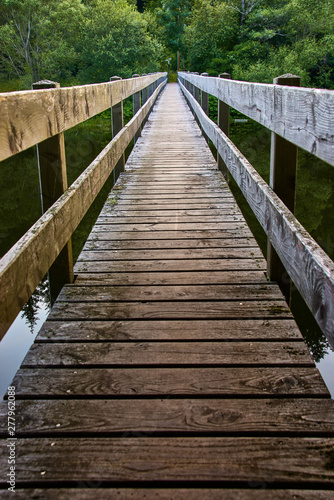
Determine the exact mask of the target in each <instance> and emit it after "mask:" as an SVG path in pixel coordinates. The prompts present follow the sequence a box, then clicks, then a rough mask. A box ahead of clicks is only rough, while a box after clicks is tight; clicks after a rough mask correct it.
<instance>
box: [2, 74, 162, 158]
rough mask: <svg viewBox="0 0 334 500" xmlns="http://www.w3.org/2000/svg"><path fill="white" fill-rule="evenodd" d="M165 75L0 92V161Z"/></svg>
mask: <svg viewBox="0 0 334 500" xmlns="http://www.w3.org/2000/svg"><path fill="white" fill-rule="evenodd" d="M162 76H165V73H156V74H154V75H149V76H145V77H141V78H133V79H128V80H119V81H114V82H107V83H99V84H95V85H82V86H77V87H64V88H58V89H50V90H39V91H23V92H10V93H2V94H1V96H0V116H1V117H2V120H1V123H0V161H2V160H4V159H5V158H8V157H9V156H12V155H13V154H16V153H19V152H20V151H23V150H24V149H27V148H29V147H31V146H33V145H35V144H38V143H39V142H42V141H44V140H45V139H47V138H49V137H52V136H53V135H55V134H59V133H60V132H64V131H65V130H68V129H69V128H71V127H74V126H75V125H77V124H78V123H81V122H83V121H85V120H87V119H88V118H91V117H92V116H95V115H96V114H98V113H101V112H102V111H104V110H106V109H108V108H110V107H111V106H114V105H115V104H117V103H119V102H120V101H122V100H124V99H125V98H127V97H129V96H131V95H132V94H134V93H135V92H138V91H139V90H141V89H142V88H144V87H146V86H147V85H148V84H149V83H150V82H153V81H156V80H157V79H159V78H161V77H162Z"/></svg>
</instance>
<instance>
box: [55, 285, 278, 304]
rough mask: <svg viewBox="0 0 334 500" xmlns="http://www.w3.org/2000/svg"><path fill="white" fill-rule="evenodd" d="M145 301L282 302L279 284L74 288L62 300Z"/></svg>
mask: <svg viewBox="0 0 334 500" xmlns="http://www.w3.org/2000/svg"><path fill="white" fill-rule="evenodd" d="M92 299H93V300H94V301H95V302H98V301H104V302H106V301H124V300H125V301H127V300H128V301H142V300H155V301H156V300H165V301H166V300H174V301H176V300H180V301H183V300H242V299H245V300H260V299H265V300H267V301H268V300H281V299H282V294H281V291H280V289H279V288H278V286H277V285H275V284H269V283H262V284H255V283H253V284H251V285H250V284H248V285H246V284H245V285H240V284H232V283H231V284H230V283H228V284H225V285H220V284H218V285H188V286H186V285H174V286H172V285H165V286H140V285H139V286H136V287H133V286H125V285H120V286H114V287H113V286H103V285H102V286H98V287H97V286H88V287H87V286H84V285H80V286H77V285H72V286H66V287H64V288H63V289H62V291H61V293H60V294H59V296H58V300H59V301H63V302H84V301H89V302H90V301H92Z"/></svg>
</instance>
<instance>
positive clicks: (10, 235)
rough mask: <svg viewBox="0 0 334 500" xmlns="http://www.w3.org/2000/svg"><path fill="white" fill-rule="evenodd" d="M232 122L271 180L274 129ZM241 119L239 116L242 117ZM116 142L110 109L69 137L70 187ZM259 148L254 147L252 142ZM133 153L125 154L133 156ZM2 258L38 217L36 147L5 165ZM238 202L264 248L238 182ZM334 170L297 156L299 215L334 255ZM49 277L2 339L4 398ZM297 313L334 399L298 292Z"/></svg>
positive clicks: (333, 359)
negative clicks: (92, 162) (271, 150)
mask: <svg viewBox="0 0 334 500" xmlns="http://www.w3.org/2000/svg"><path fill="white" fill-rule="evenodd" d="M236 116H237V115H235V116H234V117H233V115H232V120H231V122H232V123H231V139H232V140H233V141H234V142H235V143H236V144H237V146H238V147H239V149H240V150H241V152H242V153H243V154H244V155H245V156H246V157H247V158H248V159H249V161H250V162H251V163H252V164H253V166H254V167H255V168H256V169H257V170H258V171H259V173H260V174H261V175H262V176H263V177H264V179H265V180H266V181H268V179H269V159H270V133H269V132H268V131H267V130H265V129H263V128H262V127H260V126H258V125H257V124H254V123H252V122H251V121H248V122H247V123H234V118H235V117H236ZM239 118H240V117H239ZM110 139H111V131H110V113H109V114H108V112H105V113H103V114H102V116H100V117H98V118H93V119H92V120H89V121H88V122H86V123H85V124H82V125H79V126H78V127H76V128H75V129H72V130H71V131H70V132H68V133H66V134H65V142H66V160H67V171H68V183H69V185H70V184H71V183H72V182H73V181H74V180H75V179H76V178H77V177H78V175H80V173H81V172H82V171H83V170H84V169H85V168H86V167H87V166H88V165H89V164H90V162H91V161H92V160H93V159H94V158H95V157H96V156H97V155H98V153H99V152H100V151H101V150H102V149H103V147H105V145H106V144H107V143H108V142H109V141H110ZM254 145H256V147H254ZM129 151H130V149H129V150H128V152H127V154H128V153H129ZM0 168H1V176H0V228H1V229H0V255H3V254H4V253H5V252H6V251H7V250H8V249H9V248H10V247H11V246H12V245H13V244H14V243H15V242H16V241H17V240H18V239H19V238H20V237H21V236H22V235H23V234H24V233H25V232H26V231H27V230H28V229H29V227H30V226H31V225H32V224H33V223H34V222H35V221H36V220H37V219H38V218H39V217H40V215H41V205H40V194H39V183H38V171H37V159H36V151H35V149H34V148H31V149H30V150H28V151H26V152H24V153H21V154H19V155H17V156H15V157H14V158H12V159H10V160H7V161H4V162H2V163H1V165H0ZM112 185H113V178H110V179H109V181H107V183H106V185H105V187H104V189H103V191H102V192H101V193H100V195H99V196H98V198H97V200H96V201H95V203H94V204H93V206H92V207H91V209H90V210H89V211H88V213H87V214H86V216H85V218H84V220H83V221H82V222H81V224H80V225H79V227H78V229H77V230H76V231H75V233H74V235H73V251H74V257H75V258H76V257H77V256H78V254H79V253H80V250H81V248H82V246H83V244H84V241H85V239H86V238H87V236H88V234H89V232H90V229H91V227H92V226H93V224H94V222H95V220H96V218H97V216H98V214H99V212H100V210H101V208H102V206H103V203H104V201H105V199H106V197H107V195H108V192H109V191H110V189H111V187H112ZM231 189H232V190H233V192H234V194H235V196H236V198H237V201H238V203H239V204H240V206H241V208H242V210H243V212H244V215H245V217H246V219H247V221H248V223H249V224H250V226H251V229H252V231H253V232H254V235H255V237H256V238H257V240H258V243H259V244H260V246H261V248H262V250H263V252H264V253H265V251H266V238H265V235H264V233H263V231H262V230H261V228H260V227H259V224H258V223H257V222H256V220H255V217H254V216H252V214H251V213H250V210H249V209H248V207H247V204H246V203H245V201H244V200H243V197H242V195H241V194H240V192H239V191H238V188H237V187H236V186H235V184H234V183H233V182H232V183H231ZM333 207H334V168H333V167H330V166H329V165H327V164H325V163H323V162H321V161H319V160H317V159H315V158H313V157H312V156H311V155H308V154H307V153H305V152H302V151H301V152H300V153H299V167H298V180H297V208H296V215H297V217H298V218H299V220H300V221H301V223H302V224H303V225H304V226H305V227H306V229H307V230H308V231H309V232H310V233H311V235H312V236H313V237H314V238H315V239H316V240H317V241H318V242H319V244H320V245H321V246H322V247H323V248H324V249H325V251H326V252H327V253H328V254H329V255H330V257H331V258H332V259H333V258H334V211H333ZM50 302H51V301H50V296H49V290H48V281H47V279H45V280H44V281H43V282H42V283H41V284H40V285H39V287H38V289H37V291H36V292H35V294H34V295H33V297H32V298H31V299H30V300H29V302H28V303H27V304H26V305H25V307H24V309H23V310H22V312H21V314H20V315H19V316H18V317H17V319H16V320H15V322H14V323H13V325H12V327H11V328H10V329H9V331H8V332H7V334H6V335H5V337H4V338H3V340H2V341H1V343H0V395H2V394H4V392H5V390H6V389H7V387H8V385H9V384H10V382H11V381H12V379H13V376H14V374H15V373H16V371H17V369H18V368H19V366H20V363H21V362H22V360H23V358H24V356H25V354H26V352H27V350H28V348H29V347H30V345H31V344H32V342H33V341H34V338H35V336H36V335H37V332H38V331H39V329H40V327H41V325H42V324H43V322H44V321H45V319H46V317H47V315H48V312H49V309H50ZM292 310H293V312H294V314H295V317H296V320H297V322H298V325H299V328H300V329H301V331H302V333H303V336H304V338H305V341H306V342H307V344H308V347H309V349H310V352H311V354H312V356H313V358H314V360H315V361H316V363H317V366H318V368H319V370H320V372H321V374H322V376H323V378H324V380H325V382H326V384H327V386H328V388H329V390H330V391H331V394H332V397H334V352H333V351H332V350H331V349H330V348H329V345H328V342H327V340H326V339H325V337H324V336H323V334H322V333H321V331H320V329H319V328H318V326H317V324H316V322H315V321H314V319H313V317H312V315H311V314H310V313H309V311H308V309H307V307H306V306H305V304H304V303H303V301H302V300H301V299H300V297H299V296H298V293H297V292H296V291H294V293H293V301H292Z"/></svg>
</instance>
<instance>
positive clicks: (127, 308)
mask: <svg viewBox="0 0 334 500" xmlns="http://www.w3.org/2000/svg"><path fill="white" fill-rule="evenodd" d="M277 317H280V318H291V317H292V315H291V312H290V310H289V308H288V306H287V305H286V302H285V301H284V300H268V301H265V300H261V301H260V300H257V301H256V300H253V301H247V300H243V301H242V302H239V301H214V302H210V301H204V300H203V301H198V302H197V301H194V302H189V301H182V302H181V301H180V302H175V301H169V302H168V301H156V302H153V301H152V302H125V301H124V302H115V303H109V302H100V303H99V302H89V303H88V302H84V303H82V302H74V303H69V302H56V303H55V304H54V306H53V308H52V311H51V312H50V314H49V318H50V319H90V320H94V319H124V318H127V319H141V318H142V319H205V318H206V319H215V318H217V319H222V318H227V319H228V318H257V319H260V318H261V319H267V318H277Z"/></svg>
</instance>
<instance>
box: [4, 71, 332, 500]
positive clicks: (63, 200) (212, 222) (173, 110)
mask: <svg viewBox="0 0 334 500" xmlns="http://www.w3.org/2000/svg"><path fill="white" fill-rule="evenodd" d="M165 84H166V76H165V75H164V74H157V75H149V76H144V77H136V78H133V79H130V80H123V81H122V80H115V81H113V82H111V83H107V84H100V85H93V86H87V87H79V88H74V89H59V88H56V89H49V90H38V91H37V90H36V91H34V92H26V93H22V95H18V94H15V95H12V94H10V95H9V94H7V95H5V96H4V98H3V100H2V101H1V95H0V109H2V110H4V109H6V110H7V111H6V112H7V114H4V115H3V116H6V117H7V121H5V122H4V123H5V127H2V128H1V126H0V137H2V141H3V148H2V151H3V152H5V153H4V156H10V155H12V154H14V153H16V152H18V151H19V150H21V149H24V148H26V147H29V145H31V144H35V143H41V141H44V143H42V145H40V147H39V152H40V163H41V168H42V169H43V162H44V161H45V162H46V163H45V164H44V167H45V168H46V169H48V168H49V170H55V171H56V175H55V178H58V179H59V178H61V174H59V171H62V172H63V176H64V175H65V174H64V154H63V149H62V148H63V146H62V140H63V138H62V132H63V131H64V130H66V128H69V127H70V126H73V125H74V123H75V122H79V121H82V120H84V119H87V118H88V117H90V116H92V115H93V114H96V113H98V112H100V111H101V110H102V109H105V108H106V107H107V106H110V105H111V106H112V108H113V120H114V123H113V128H114V136H115V137H114V139H113V140H112V142H111V143H110V144H109V145H108V146H107V148H106V149H105V150H104V151H103V152H102V153H101V155H99V157H98V158H97V159H96V160H95V161H94V162H93V163H92V165H90V166H89V167H88V168H87V170H86V171H85V172H84V173H83V174H82V176H81V177H80V178H79V179H78V180H77V181H76V183H74V185H72V186H71V187H70V188H69V189H67V190H65V192H64V194H63V195H62V196H61V197H60V198H59V199H58V200H57V201H55V203H54V204H53V205H52V206H51V208H49V209H48V210H47V211H46V213H45V214H44V215H43V216H42V218H41V219H40V220H39V221H38V222H37V223H36V224H35V226H33V227H32V228H31V230H30V231H29V232H28V233H27V234H26V235H25V236H24V237H23V238H22V239H21V240H20V241H19V242H18V243H17V245H16V246H15V247H13V249H12V250H10V252H8V254H7V255H6V256H5V257H4V258H3V259H2V261H1V268H0V272H1V275H0V276H1V289H2V290H3V291H4V293H3V295H2V297H1V324H2V331H3V332H5V331H6V329H7V328H8V325H9V324H10V323H11V322H12V321H13V319H14V318H15V315H16V314H17V312H18V311H19V308H20V307H21V305H22V303H24V301H25V300H27V297H29V295H30V294H31V293H32V292H33V290H34V288H35V287H36V285H37V284H38V282H39V280H40V279H41V278H42V277H43V275H44V274H45V272H46V271H47V269H48V268H49V267H50V265H51V264H52V262H53V261H55V259H56V257H57V255H59V253H60V252H61V251H62V247H64V248H65V251H64V250H63V251H62V253H61V255H62V257H61V261H60V260H59V258H58V259H57V260H56V262H55V264H53V270H54V273H56V274H57V273H58V274H59V273H60V271H59V269H64V267H65V275H66V277H67V278H66V279H67V281H69V283H68V284H66V285H65V286H64V287H63V289H62V291H61V293H60V295H59V297H58V299H57V301H56V302H55V304H54V306H53V308H52V310H51V313H50V315H49V317H48V320H47V321H46V322H45V324H44V325H43V327H42V329H41V331H40V332H39V334H38V336H37V338H36V341H35V343H34V345H33V346H32V348H31V349H30V350H29V352H28V354H27V356H26V358H25V359H24V361H23V363H22V366H21V368H20V370H19V371H18V372H17V374H16V376H15V378H14V380H13V382H12V384H11V387H10V388H9V391H8V394H7V399H6V400H5V401H3V402H2V403H1V406H0V409H1V412H0V413H1V423H2V425H1V428H2V437H3V441H2V445H3V446H2V448H1V458H0V461H1V462H0V463H1V473H2V475H1V483H0V486H1V487H2V491H1V490H0V496H1V498H7V496H8V498H10V495H11V494H12V492H11V491H8V488H10V487H14V490H15V492H16V495H17V496H18V498H36V499H37V498H41V499H42V498H48V499H49V498H52V499H53V498H55V499H65V498H66V499H67V498H71V499H73V498H74V499H76V498H77V499H80V500H81V499H91V498H99V499H104V498H105V499H107V498H108V499H109V498H119V499H123V498H124V499H127V498H138V499H139V498H140V499H143V498H159V499H173V500H174V499H181V498H182V499H183V498H184V499H197V498H198V499H206V498H210V499H211V498H212V499H218V498H219V499H221V498H224V499H233V500H234V499H245V500H246V499H247V500H248V499H253V498H254V499H255V498H256V499H259V500H261V499H266V500H267V499H271V498H272V499H274V498H275V499H284V500H285V499H289V498H291V499H292V498H294V499H298V498H300V499H313V498H315V499H327V498H328V499H329V498H332V490H333V486H334V406H333V401H332V400H331V399H330V395H329V393H328V390H327V388H326V386H325V384H324V382H323V381H322V379H321V377H320V375H319V373H318V371H317V369H316V367H315V365H314V363H313V361H312V359H311V356H310V354H309V352H308V349H307V347H306V345H305V343H304V341H303V338H302V336H301V334H300V332H299V330H298V327H297V325H296V323H295V321H294V319H293V317H292V315H291V312H290V310H289V307H288V306H287V303H286V301H285V299H284V296H283V294H282V292H281V291H280V288H279V287H278V285H277V284H276V283H275V282H274V281H272V280H270V279H268V276H267V274H266V269H267V266H266V262H265V260H264V258H263V255H262V253H261V251H260V249H259V247H258V245H257V243H256V241H255V240H254V238H253V236H252V234H251V232H250V230H249V228H248V227H247V224H246V222H245V220H244V218H243V215H242V214H241V212H240V210H239V208H238V206H237V204H236V202H235V200H234V198H233V196H232V194H231V191H230V190H229V187H228V183H227V182H226V180H225V178H224V175H223V174H222V173H221V172H220V170H219V169H218V168H217V162H216V160H215V159H214V157H213V156H212V154H211V152H210V149H209V147H208V145H207V142H206V140H205V138H204V137H203V134H202V132H204V135H205V136H207V137H209V138H210V139H211V140H212V141H213V142H214V144H215V146H216V147H217V150H218V154H219V159H218V164H219V165H220V166H221V170H222V171H223V172H224V173H225V175H226V168H227V169H228V170H229V171H230V172H231V174H232V175H233V176H234V178H235V179H236V181H237V182H238V184H239V186H240V187H241V189H242V190H243V191H244V193H245V196H246V198H247V199H248V201H249V202H250V205H251V206H252V207H253V208H254V211H255V213H256V215H257V217H258V219H259V220H260V222H261V223H262V225H263V227H264V228H265V229H266V231H267V233H268V235H269V237H270V244H272V245H273V247H274V249H275V251H273V250H272V251H271V255H272V257H270V258H271V259H272V260H271V266H272V267H271V272H272V273H276V274H277V275H278V278H279V273H280V272H281V271H280V269H281V268H280V265H281V264H280V263H277V260H276V261H275V259H277V256H276V252H277V253H278V255H279V256H280V258H281V260H282V262H283V264H284V266H285V268H286V269H288V271H289V274H290V276H291V277H292V278H293V279H294V281H295V283H296V284H297V285H298V286H299V288H300V290H301V292H302V293H303V295H304V297H305V300H307V302H308V304H309V307H310V308H311V310H312V311H313V312H314V314H315V316H316V318H317V320H318V322H319V324H320V326H321V327H322V329H323V331H324V332H325V333H326V335H327V337H328V339H329V341H330V342H332V343H333V330H334V328H333V325H334V307H333V304H334V301H333V297H334V293H333V290H334V285H333V284H334V266H333V263H332V261H331V260H330V259H329V257H327V256H326V254H325V253H324V252H323V251H322V250H321V249H320V248H319V247H318V245H317V244H316V243H315V242H314V241H313V240H312V239H311V237H310V236H309V235H308V234H307V233H306V231H305V230H304V229H303V228H302V227H301V226H300V225H299V223H298V221H296V219H295V218H294V216H293V215H292V213H291V212H290V211H289V210H288V209H287V208H286V206H285V205H284V204H283V202H282V201H281V199H279V198H278V196H277V195H276V194H275V193H274V192H273V190H271V189H270V188H269V187H268V186H267V185H266V184H265V183H264V181H262V179H261V178H260V177H259V176H258V175H257V173H256V172H255V171H254V169H253V168H252V167H251V165H250V164H249V163H248V162H247V160H246V159H245V158H244V157H243V156H242V155H241V153H240V152H238V150H237V149H236V147H235V146H234V145H233V144H232V143H231V142H230V141H229V139H228V138H227V136H226V135H225V134H224V133H223V132H222V131H221V130H220V129H219V128H218V126H217V125H215V124H214V123H213V122H211V120H209V118H208V117H207V95H208V93H212V94H213V95H216V97H218V98H219V99H220V102H219V110H220V116H219V119H218V122H219V123H220V125H221V126H222V127H223V128H225V130H226V131H228V120H227V113H228V106H229V105H234V106H235V107H236V108H237V109H238V107H240V106H243V107H244V109H243V111H244V112H245V111H246V109H245V108H246V107H247V106H248V104H247V102H249V100H250V99H251V100H253V104H252V105H249V106H248V108H249V110H248V113H246V114H248V115H249V116H250V115H252V113H253V114H254V113H256V114H257V115H259V116H260V119H261V120H262V121H263V120H265V121H266V123H265V125H267V126H269V121H270V128H271V129H272V131H273V134H274V135H275V134H276V133H278V132H279V130H276V127H281V125H282V123H281V119H280V116H279V112H281V113H283V114H284V113H285V114H284V116H286V120H287V121H288V120H289V119H290V118H291V113H290V112H288V110H287V108H288V107H289V102H290V101H289V99H292V101H291V102H293V103H294V104H293V109H294V112H295V114H298V113H299V112H301V108H302V106H301V105H300V103H301V101H302V102H303V103H304V108H303V113H304V114H305V116H308V117H309V121H311V118H312V117H313V118H312V119H313V120H314V123H313V125H312V130H311V133H312V134H313V143H312V144H313V145H312V144H311V145H310V148H312V149H313V150H316V151H313V152H314V153H317V154H319V156H322V157H325V159H326V160H327V161H329V158H330V156H329V153H328V151H329V148H330V147H333V144H331V143H333V136H332V135H331V136H330V134H329V133H328V134H327V145H326V144H325V142H326V141H325V140H324V139H323V135H321V133H318V132H317V130H318V129H317V126H318V120H317V113H318V112H319V113H321V116H322V117H325V118H326V116H327V117H328V120H329V117H330V114H329V112H328V110H329V111H331V112H332V111H333V109H334V99H333V97H332V95H329V94H330V93H328V92H326V91H314V90H310V89H296V88H295V87H293V88H288V87H287V88H284V87H281V86H278V85H271V86H270V85H263V86H261V85H258V84H245V83H242V82H233V81H230V80H226V79H218V78H209V77H206V76H205V75H204V76H198V75H193V74H187V73H181V74H179V85H178V84H168V85H167V87H166V88H165ZM44 85H50V83H48V84H44ZM199 89H200V90H201V102H202V106H200V105H199V102H198V101H199ZM282 89H283V90H282ZM232 90H233V92H232ZM161 91H162V92H161ZM237 92H240V94H239V97H238V95H237ZM261 92H262V94H261ZM270 92H275V96H274V104H273V106H276V108H277V113H274V110H273V109H270V105H271V104H270V102H271V101H270V98H269V97H268V96H269V94H270ZM140 93H141V94H142V96H141V97H142V101H143V106H142V107H140ZM223 93H224V98H223ZM263 93H264V94H265V98H264V100H263V96H264V94H263ZM20 94H21V93H20ZM132 94H134V108H135V109H134V111H135V115H134V118H133V119H132V120H131V121H130V122H129V124H127V125H126V126H125V127H122V113H121V111H122V100H123V99H124V98H125V97H127V96H128V95H132ZM240 96H242V98H241V97H240ZM291 96H292V97H291ZM185 98H186V99H187V101H188V103H189V105H190V107H191V108H192V110H193V113H194V115H195V116H196V120H197V121H196V120H195V118H194V116H193V114H192V113H191V112H190V110H189V107H188V104H187V102H186V99H185ZM297 98H298V99H297ZM20 99H21V103H20ZM261 99H262V100H261ZM296 99H297V101H298V103H299V104H298V106H296ZM312 99H313V100H312ZM156 100H157V102H156V105H155V107H154V109H153V111H152V112H151V114H149V116H148V112H149V111H150V109H151V108H152V107H153V104H154V102H155V101H156ZM231 101H233V102H231ZM315 102H316V103H317V102H318V104H319V103H320V104H319V106H317V105H315ZM19 103H20V105H19ZM22 104H23V105H22ZM1 106H2V108H1ZM326 106H327V108H326ZM36 108H37V109H36ZM13 109H15V110H16V111H15V112H17V114H16V115H15V114H13V111H12V110H13ZM74 109H75V110H76V112H75V113H74V112H73V110H74ZM326 109H327V111H326ZM69 110H71V112H70V111H69ZM310 110H311V111H310ZM319 110H320V111H319ZM265 112H266V116H267V118H265ZM34 113H35V114H34ZM311 113H312V114H311ZM56 117H57V119H56ZM269 117H271V120H270V119H269ZM37 118H38V119H37ZM304 118H305V117H304ZM304 118H301V117H299V119H300V120H302V119H303V123H304V127H303V128H302V127H300V129H301V134H304V138H300V136H299V135H298V133H297V132H296V127H294V132H293V133H294V134H295V138H294V139H293V142H294V143H295V144H297V145H299V146H303V147H305V145H306V142H307V141H308V140H309V137H308V136H307V124H306V125H305V123H306V120H305V119H304ZM143 120H145V121H146V123H145V126H144V127H143V129H142V131H141V123H142V122H143ZM294 120H295V121H296V120H297V117H296V116H295V117H294ZM259 121H260V120H259ZM27 122H28V125H29V126H27ZM324 122H325V119H322V121H321V127H322V128H324V127H325V125H324ZM24 125H25V128H24ZM20 127H22V130H20ZM200 127H201V129H202V130H201V129H200ZM305 130H306V132H305ZM316 132H317V133H318V135H317V133H316ZM280 133H281V135H280V136H279V137H278V136H277V137H276V136H275V137H274V141H273V155H272V157H273V158H274V159H273V160H272V163H273V164H274V163H275V154H274V153H275V147H277V143H279V141H285V140H286V141H287V140H289V141H291V140H292V138H291V137H289V134H290V133H291V128H290V127H286V129H284V131H281V132H280ZM133 136H135V138H136V144H135V147H134V149H133V151H132V153H131V155H130V157H129V159H128V161H127V164H126V168H125V171H124V172H123V173H121V175H120V176H119V178H118V181H117V183H116V184H115V186H114V188H113V190H112V191H111V193H110V195H109V197H108V200H107V202H106V204H105V206H104V208H103V210H102V212H101V214H100V216H99V218H98V220H97V222H96V224H95V226H94V228H93V230H92V232H91V234H90V237H89V239H88V241H87V242H86V245H85V247H84V249H83V251H82V253H81V255H80V257H79V259H78V261H77V263H76V265H75V268H74V274H73V271H72V270H71V264H70V260H71V259H70V253H71V251H70V244H69V237H70V235H71V234H72V232H73V230H74V228H75V227H76V225H77V224H78V223H79V221H80V219H81V218H82V217H83V214H84V213H85V211H86V210H87V208H88V207H89V205H90V203H91V202H92V200H93V199H94V197H95V196H96V194H97V193H98V191H99V190H100V188H101V186H102V185H103V184H104V182H105V180H106V179H107V177H108V176H109V175H110V173H111V172H112V170H113V169H115V168H116V169H117V170H118V171H122V170H123V151H124V149H125V147H126V145H127V144H128V142H129V141H130V139H131V138H132V137H133ZM50 137H52V138H51V139H50ZM317 137H318V139H317ZM45 139H47V140H45ZM317 140H318V142H317ZM48 141H53V143H50V142H48ZM299 141H302V144H300V142H299ZM315 143H317V144H319V146H317V147H315V146H314V144H315ZM6 145H7V146H8V147H7V153H6ZM282 145H283V146H284V148H285V150H284V151H285V152H286V155H287V157H289V158H290V159H291V158H294V161H295V157H294V150H291V148H292V147H295V146H292V145H290V142H289V143H284V142H282V143H281V147H283V146H282ZM43 148H44V151H50V148H52V151H53V157H52V160H51V161H50V155H49V156H48V155H47V154H45V155H44V157H43ZM289 148H290V149H289ZM306 149H307V148H306ZM331 151H333V149H332V150H331ZM319 152H320V153H319ZM279 153H280V151H278V152H277V155H279ZM326 155H327V156H326ZM332 158H333V157H332ZM289 161H290V160H289ZM331 161H332V160H331ZM47 162H49V163H47ZM277 162H278V160H277ZM277 162H276V164H277ZM290 163H291V164H293V161H290ZM50 165H51V166H50ZM290 174H291V171H290ZM278 176H279V174H278ZM272 177H273V175H272ZM63 178H64V177H63ZM48 182H49V184H48ZM48 182H46V183H45V186H46V187H45V188H44V189H45V190H46V189H47V186H50V180H49V181H48ZM52 182H55V181H54V179H53V181H52ZM63 188H64V189H65V188H66V186H64V185H63ZM46 198H47V196H46V195H45V199H46ZM45 203H47V201H46V202H45ZM50 203H51V202H50ZM284 272H285V271H284ZM63 274H64V272H63ZM72 275H73V279H72V278H71V276H72ZM282 280H283V278H282ZM14 402H15V405H14ZM9 417H10V419H9ZM13 418H15V428H14V422H13V420H12V419H13ZM8 428H9V429H11V433H9V434H8ZM13 450H14V451H13ZM13 453H14V455H13ZM10 458H11V459H13V460H14V462H12V463H14V464H15V468H14V469H10V467H11V464H10V462H9V459H10ZM10 481H12V482H13V483H14V486H12V484H11V482H10Z"/></svg>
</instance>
